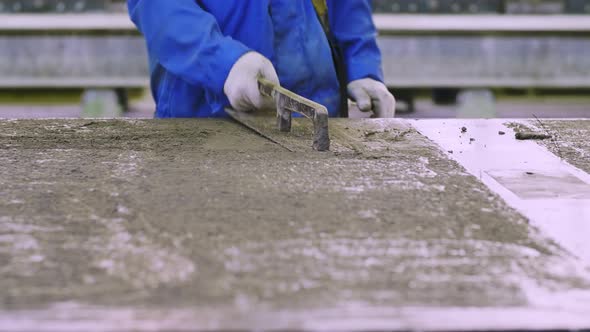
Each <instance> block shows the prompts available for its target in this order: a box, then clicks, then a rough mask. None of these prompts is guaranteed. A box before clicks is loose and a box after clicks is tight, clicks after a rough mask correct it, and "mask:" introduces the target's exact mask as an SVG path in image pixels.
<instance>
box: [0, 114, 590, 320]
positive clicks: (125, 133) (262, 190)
mask: <svg viewBox="0 0 590 332" xmlns="http://www.w3.org/2000/svg"><path fill="white" fill-rule="evenodd" d="M330 130H331V133H332V143H333V145H332V146H333V149H332V151H331V152H327V153H319V152H315V151H312V150H311V148H310V145H309V144H310V142H311V140H310V139H311V130H310V128H308V126H307V125H306V124H302V122H301V121H300V120H299V119H297V120H296V121H295V123H294V131H293V133H291V134H288V135H287V136H282V137H279V138H280V139H281V140H283V142H284V143H285V144H289V146H291V147H293V150H294V151H295V152H290V151H288V150H286V149H285V148H283V147H281V146H280V145H277V144H274V143H271V142H269V141H267V140H265V139H264V138H262V137H260V136H258V135H256V134H253V133H252V132H250V131H249V130H247V129H245V128H243V127H241V126H240V125H238V124H235V123H232V122H228V121H222V120H170V121H156V120H108V121H98V120H96V121H89V120H86V121H84V120H22V121H2V122H0V266H1V267H0V289H1V290H2V291H1V292H0V308H1V310H0V330H30V329H32V328H34V329H36V330H59V331H63V330H79V329H85V330H112V331H116V330H121V331H126V330H140V331H141V330H158V329H171V330H191V329H199V330H203V329H207V330H227V329H271V330H272V329H291V330H293V329H307V330H375V329H388V330H409V329H411V330H415V329H424V330H449V329H464V330H477V329H527V328H530V329H532V328H536V329H549V328H581V327H589V326H590V319H589V318H588V317H590V316H589V315H588V313H590V270H589V269H588V267H587V265H586V264H585V263H584V262H581V261H580V260H579V259H577V258H576V257H574V255H572V254H571V253H569V252H568V251H566V250H565V249H563V248H562V247H560V246H559V245H558V244H557V243H555V242H554V241H552V240H551V239H550V237H549V236H548V235H547V234H544V233H542V232H540V231H539V230H538V229H537V228H536V227H534V226H531V225H530V224H529V222H528V220H527V218H525V217H524V216H523V215H521V214H520V213H519V212H517V211H516V210H514V209H513V208H511V207H509V206H508V205H507V204H506V203H505V201H504V200H503V199H501V198H500V197H499V196H497V195H496V194H494V193H493V192H492V191H491V190H490V189H488V187H486V185H484V183H482V182H481V181H480V180H479V179H478V178H477V177H475V176H473V175H471V174H470V173H469V172H467V171H466V170H465V169H464V168H463V167H462V166H460V165H459V164H458V163H457V162H456V161H454V160H452V159H451V158H450V157H449V155H448V154H447V153H446V152H445V151H442V150H441V149H440V147H439V146H437V145H436V144H435V143H433V142H431V141H430V140H429V139H428V138H426V137H424V136H422V135H421V134H419V133H418V131H417V130H416V129H414V128H413V127H412V126H410V125H409V124H408V123H407V122H404V121H402V120H337V119H336V120H334V121H332V122H331V124H330ZM499 317H502V319H499Z"/></svg>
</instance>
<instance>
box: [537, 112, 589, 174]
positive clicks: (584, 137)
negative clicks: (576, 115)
mask: <svg viewBox="0 0 590 332" xmlns="http://www.w3.org/2000/svg"><path fill="white" fill-rule="evenodd" d="M540 121H541V123H540ZM529 126H530V127H532V128H536V129H537V130H539V129H540V130H543V131H545V132H547V133H548V134H550V135H551V136H552V138H551V139H550V140H544V141H539V144H541V145H543V146H545V147H546V148H547V149H549V151H551V152H553V153H554V154H555V155H557V156H559V157H560V158H562V159H564V160H566V161H567V162H569V163H570V164H572V165H574V166H576V167H578V168H579V169H581V170H583V171H585V172H587V173H590V140H589V139H588V137H590V120H536V121H529ZM540 127H541V128H540Z"/></svg>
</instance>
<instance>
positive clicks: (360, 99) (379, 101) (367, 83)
mask: <svg viewBox="0 0 590 332" xmlns="http://www.w3.org/2000/svg"><path fill="white" fill-rule="evenodd" d="M348 95H349V96H350V97H351V98H352V99H353V100H354V101H356V104H357V106H358V108H359V109H360V110H361V111H363V112H369V111H373V113H375V117H377V118H393V117H394V116H395V98H394V97H393V95H392V94H391V93H389V90H387V87H386V86H385V84H383V83H381V82H379V81H376V80H374V79H372V78H363V79H360V80H356V81H352V82H350V83H348Z"/></svg>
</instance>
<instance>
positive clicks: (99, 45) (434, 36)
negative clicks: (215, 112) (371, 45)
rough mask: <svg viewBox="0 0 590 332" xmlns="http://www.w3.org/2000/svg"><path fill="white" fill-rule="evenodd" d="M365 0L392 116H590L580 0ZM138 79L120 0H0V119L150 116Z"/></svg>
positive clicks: (140, 64) (133, 42)
mask: <svg viewBox="0 0 590 332" xmlns="http://www.w3.org/2000/svg"><path fill="white" fill-rule="evenodd" d="M373 9H374V17H375V22H376V25H377V28H378V30H379V35H380V36H379V45H380V47H381V49H382V52H383V66H384V72H385V80H386V83H387V85H388V86H389V87H390V89H391V90H392V91H393V92H394V94H395V95H396V97H397V98H398V100H399V112H398V114H399V116H401V117H411V118H437V117H439V118H440V117H442V118H445V117H453V118H454V117H505V118H506V117H525V118H528V117H533V116H538V117H569V118H584V117H590V93H589V92H590V0H417V1H410V0H374V1H373ZM148 85H149V78H148V70H147V57H146V52H145V45H144V41H143V40H142V38H141V36H140V35H139V34H138V33H137V32H136V30H135V28H134V26H133V25H132V23H131V22H130V21H129V19H128V17H127V13H126V4H125V1H122V0H0V118H59V117H148V118H150V117H152V116H153V112H154V107H155V106H154V104H153V101H152V99H151V96H150V94H149V88H148ZM353 114H354V113H353ZM355 116H358V114H356V115H355Z"/></svg>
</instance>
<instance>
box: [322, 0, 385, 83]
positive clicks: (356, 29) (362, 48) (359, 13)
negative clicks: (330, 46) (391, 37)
mask: <svg viewBox="0 0 590 332" xmlns="http://www.w3.org/2000/svg"><path fill="white" fill-rule="evenodd" d="M327 3H328V16H329V19H330V29H331V30H332V33H333V34H334V38H335V39H336V42H337V43H338V46H339V47H340V49H341V50H342V51H343V53H344V62H345V63H346V68H347V74H348V81H349V82H352V81H354V80H358V79H361V78H367V77H370V78H373V79H375V80H378V81H383V71H382V69H381V52H380V51H379V47H378V46H377V40H376V37H377V30H376V29H375V25H374V24H373V16H372V11H371V1H370V0H328V1H327Z"/></svg>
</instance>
